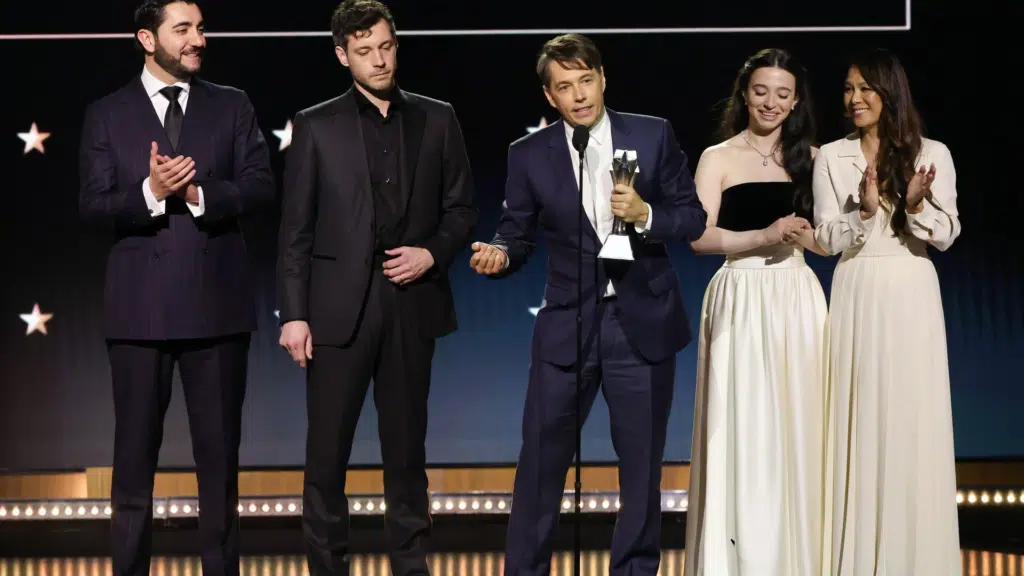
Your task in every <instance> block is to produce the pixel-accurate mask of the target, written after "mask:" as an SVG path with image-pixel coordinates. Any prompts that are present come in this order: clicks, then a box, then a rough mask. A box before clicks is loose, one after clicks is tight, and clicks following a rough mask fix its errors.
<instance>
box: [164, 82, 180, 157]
mask: <svg viewBox="0 0 1024 576" xmlns="http://www.w3.org/2000/svg"><path fill="white" fill-rule="evenodd" d="M160 94H162V95H163V97H164V98H167V102H168V105H167V113H166V114H164V130H167V137H168V138H170V139H171V147H172V148H174V149H175V150H177V148H178V137H179V136H180V135H181V124H182V123H183V122H184V121H185V112H184V111H183V110H182V109H181V104H179V103H178V95H179V94H181V86H168V87H166V88H161V89H160Z"/></svg>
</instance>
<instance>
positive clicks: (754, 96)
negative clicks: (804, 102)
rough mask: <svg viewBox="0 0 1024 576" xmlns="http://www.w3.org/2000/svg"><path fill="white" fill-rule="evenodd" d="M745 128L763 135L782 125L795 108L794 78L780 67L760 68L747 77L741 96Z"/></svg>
mask: <svg viewBox="0 0 1024 576" xmlns="http://www.w3.org/2000/svg"><path fill="white" fill-rule="evenodd" d="M743 97H744V100H745V101H746V103H747V114H748V116H749V123H748V126H750V128H752V129H753V130H754V131H755V132H757V133H761V134H766V133H769V132H772V131H773V130H775V129H776V128H778V127H779V126H781V125H782V123H783V122H785V121H786V118H788V117H789V114H790V112H792V111H793V107H794V106H796V105H797V95H796V77H795V76H793V74H791V73H790V72H789V71H787V70H783V69H782V68H775V67H762V68H758V69H757V70H754V73H753V74H751V75H750V82H749V84H748V85H747V90H746V92H745V93H744V95H743Z"/></svg>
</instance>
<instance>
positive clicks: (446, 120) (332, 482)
mask: <svg viewBox="0 0 1024 576" xmlns="http://www.w3.org/2000/svg"><path fill="white" fill-rule="evenodd" d="M331 31H332V33H333V36H334V42H335V45H336V47H335V51H336V53H337V56H338V60H340V61H341V63H342V65H344V66H345V67H347V68H348V69H349V71H350V72H351V74H352V79H353V83H354V86H353V88H352V89H350V90H349V91H347V92H346V93H345V94H344V95H342V96H339V97H337V98H334V99H332V100H328V101H326V102H323V103H321V104H318V105H316V106H313V107H312V108H309V109H307V110H304V111H302V112H300V113H299V114H298V115H297V116H296V117H295V120H294V122H293V124H292V126H293V128H292V141H291V148H290V150H289V153H288V158H287V163H286V168H285V176H284V197H283V200H282V221H281V233H280V238H281V251H280V259H281V261H280V271H279V273H280V288H279V298H280V301H281V302H280V310H281V323H282V329H281V345H282V346H283V347H284V348H285V349H287V350H288V352H289V353H290V354H291V355H292V358H293V359H295V361H296V362H298V363H299V364H300V365H302V366H304V367H307V368H308V372H307V379H308V386H307V400H306V405H307V410H308V413H307V417H308V430H307V436H306V476H305V489H304V494H303V502H304V507H303V527H304V530H305V537H306V544H307V549H308V561H309V568H310V572H311V573H312V574H347V573H348V572H347V571H348V566H347V560H346V554H347V548H348V516H349V515H348V500H347V498H346V497H345V469H346V467H347V465H348V461H349V456H350V454H351V451H352V439H353V435H354V433H355V429H356V421H357V420H358V417H359V413H360V411H361V408H362V405H363V402H364V399H365V396H366V392H367V388H368V386H369V384H370V381H371V380H372V381H373V382H374V395H373V396H374V404H375V405H376V408H377V413H378V417H379V425H378V430H379V435H380V442H381V455H382V457H383V462H384V494H385V501H386V504H387V508H386V512H385V520H386V523H387V527H388V533H389V537H390V544H391V568H392V571H393V572H394V574H401V575H406V574H427V564H426V538H427V536H428V534H429V531H430V525H431V521H430V515H429V511H428V498H427V475H426V454H425V438H426V433H427V394H428V389H429V387H430V370H431V363H432V360H433V355H434V342H435V339H437V338H439V337H441V336H444V335H446V334H448V333H450V332H452V331H454V330H455V329H456V318H455V310H454V307H453V303H452V293H451V287H450V284H449V280H448V269H449V267H450V266H451V264H452V261H453V260H454V258H455V257H456V256H457V254H458V253H459V252H460V251H461V250H462V249H463V248H464V247H465V246H467V245H468V243H469V240H470V237H471V234H472V230H473V227H474V226H475V224H476V219H477V215H476V211H475V209H474V208H473V205H472V202H473V185H472V175H471V173H470V167H469V160H468V158H467V155H466V149H465V145H464V143H463V140H462V132H461V128H460V127H459V123H458V120H457V119H456V117H455V112H454V110H453V109H452V107H451V105H449V104H447V103H445V102H439V101H437V100H433V99H430V98H426V97H424V96H419V95H416V94H412V93H409V92H405V91H402V90H400V89H399V88H398V87H397V85H396V83H395V69H396V64H395V62H396V52H397V50H398V42H397V40H396V37H395V26H394V21H393V20H392V17H391V14H390V12H389V11H388V9H387V7H385V6H384V5H383V4H381V3H380V2H377V1H376V0H346V1H345V2H342V3H341V5H339V6H338V8H337V10H335V12H334V16H333V18H332V21H331Z"/></svg>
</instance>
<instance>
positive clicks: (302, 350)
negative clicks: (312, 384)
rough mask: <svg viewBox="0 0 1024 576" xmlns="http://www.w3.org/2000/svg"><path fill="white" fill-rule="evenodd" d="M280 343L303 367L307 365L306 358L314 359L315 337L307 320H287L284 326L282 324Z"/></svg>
mask: <svg viewBox="0 0 1024 576" xmlns="http://www.w3.org/2000/svg"><path fill="white" fill-rule="evenodd" d="M278 344H280V345H281V347H282V348H284V349H285V350H287V351H288V353H289V354H291V356H292V360H295V361H296V362H298V363H299V366H301V367H303V368H305V367H306V360H312V359H313V337H312V336H311V335H310V333H309V324H308V323H306V321H305V320H292V321H291V322H285V324H284V326H281V339H280V340H279V341H278Z"/></svg>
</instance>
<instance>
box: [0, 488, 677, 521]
mask: <svg viewBox="0 0 1024 576" xmlns="http://www.w3.org/2000/svg"><path fill="white" fill-rule="evenodd" d="M574 500H575V496H574V494H573V493H572V492H566V493H565V495H564V497H563V499H562V507H561V511H562V512H563V513H566V514H568V513H571V512H572V505H573V501H574ZM661 504H662V509H663V510H664V511H665V512H685V511H686V507H687V497H686V491H685V490H678V491H665V492H662V496H661ZM511 506H512V495H511V494H507V493H481V492H476V493H466V494H433V495H431V497H430V511H431V513H432V514H434V515H436V516H444V515H474V514H508V513H509V509H510V508H511ZM620 507H621V502H620V501H619V495H618V493H617V492H589V493H585V494H583V495H582V497H581V508H580V512H581V513H594V514H600V513H613V512H615V511H616V510H618V509H619V508H620ZM386 510H387V504H386V503H385V502H384V498H383V497H382V496H381V495H379V494H377V495H352V496H349V513H350V514H352V515H353V516H378V515H382V514H384V512H385V511H386ZM198 513H199V501H198V499H197V498H158V499H155V500H154V501H153V518H154V519H155V520H166V519H171V518H191V517H196V516H197V515H198ZM238 514H239V516H241V517H243V518H244V517H275V516H277V517H288V516H301V515H302V497H301V496H268V497H257V498H242V499H241V501H240V502H239V503H238ZM110 515H111V507H110V502H109V501H107V500H36V501H27V500H26V501H16V500H9V501H0V522H4V521H15V520H21V521H24V520H35V521H40V520H50V521H54V520H57V521H68V520H99V519H106V518H110Z"/></svg>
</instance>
